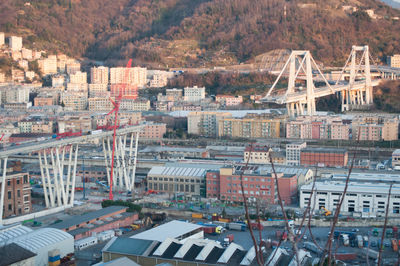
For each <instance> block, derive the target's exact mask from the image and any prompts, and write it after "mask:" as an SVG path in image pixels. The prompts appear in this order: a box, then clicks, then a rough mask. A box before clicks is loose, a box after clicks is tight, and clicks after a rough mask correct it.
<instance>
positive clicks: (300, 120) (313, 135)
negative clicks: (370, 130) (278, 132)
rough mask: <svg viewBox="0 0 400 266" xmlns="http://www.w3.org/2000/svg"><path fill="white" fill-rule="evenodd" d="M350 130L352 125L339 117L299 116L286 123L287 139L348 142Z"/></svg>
mask: <svg viewBox="0 0 400 266" xmlns="http://www.w3.org/2000/svg"><path fill="white" fill-rule="evenodd" d="M349 129H350V125H349V124H348V123H345V121H343V119H342V118H340V117H338V116H299V117H297V118H296V119H295V120H291V121H288V122H287V123H286V137H287V138H291V139H343V140H347V139H349V136H350V134H349V133H350V132H349Z"/></svg>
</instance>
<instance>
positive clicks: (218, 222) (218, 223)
mask: <svg viewBox="0 0 400 266" xmlns="http://www.w3.org/2000/svg"><path fill="white" fill-rule="evenodd" d="M213 224H215V225H217V226H222V227H224V228H226V227H227V223H225V222H220V221H213Z"/></svg>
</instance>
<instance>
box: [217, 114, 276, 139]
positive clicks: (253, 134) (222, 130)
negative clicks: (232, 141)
mask: <svg viewBox="0 0 400 266" xmlns="http://www.w3.org/2000/svg"><path fill="white" fill-rule="evenodd" d="M280 123H281V120H280V119H263V118H223V119H221V120H220V121H219V125H218V126H219V129H218V136H219V137H231V138H279V135H280Z"/></svg>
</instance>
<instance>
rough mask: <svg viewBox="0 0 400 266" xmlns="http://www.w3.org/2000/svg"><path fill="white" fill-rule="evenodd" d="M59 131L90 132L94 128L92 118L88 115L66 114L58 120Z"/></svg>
mask: <svg viewBox="0 0 400 266" xmlns="http://www.w3.org/2000/svg"><path fill="white" fill-rule="evenodd" d="M57 128H58V132H59V133H64V132H80V131H82V132H88V131H90V130H92V119H91V118H90V117H86V116H64V117H62V118H60V119H59V120H58V121H57Z"/></svg>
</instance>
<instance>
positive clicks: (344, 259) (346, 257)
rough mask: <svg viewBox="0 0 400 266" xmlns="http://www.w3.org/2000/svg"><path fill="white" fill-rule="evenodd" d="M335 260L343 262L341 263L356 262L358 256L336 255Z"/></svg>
mask: <svg viewBox="0 0 400 266" xmlns="http://www.w3.org/2000/svg"><path fill="white" fill-rule="evenodd" d="M335 259H337V260H341V261H348V260H355V259H357V254H356V253H336V254H335Z"/></svg>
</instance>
